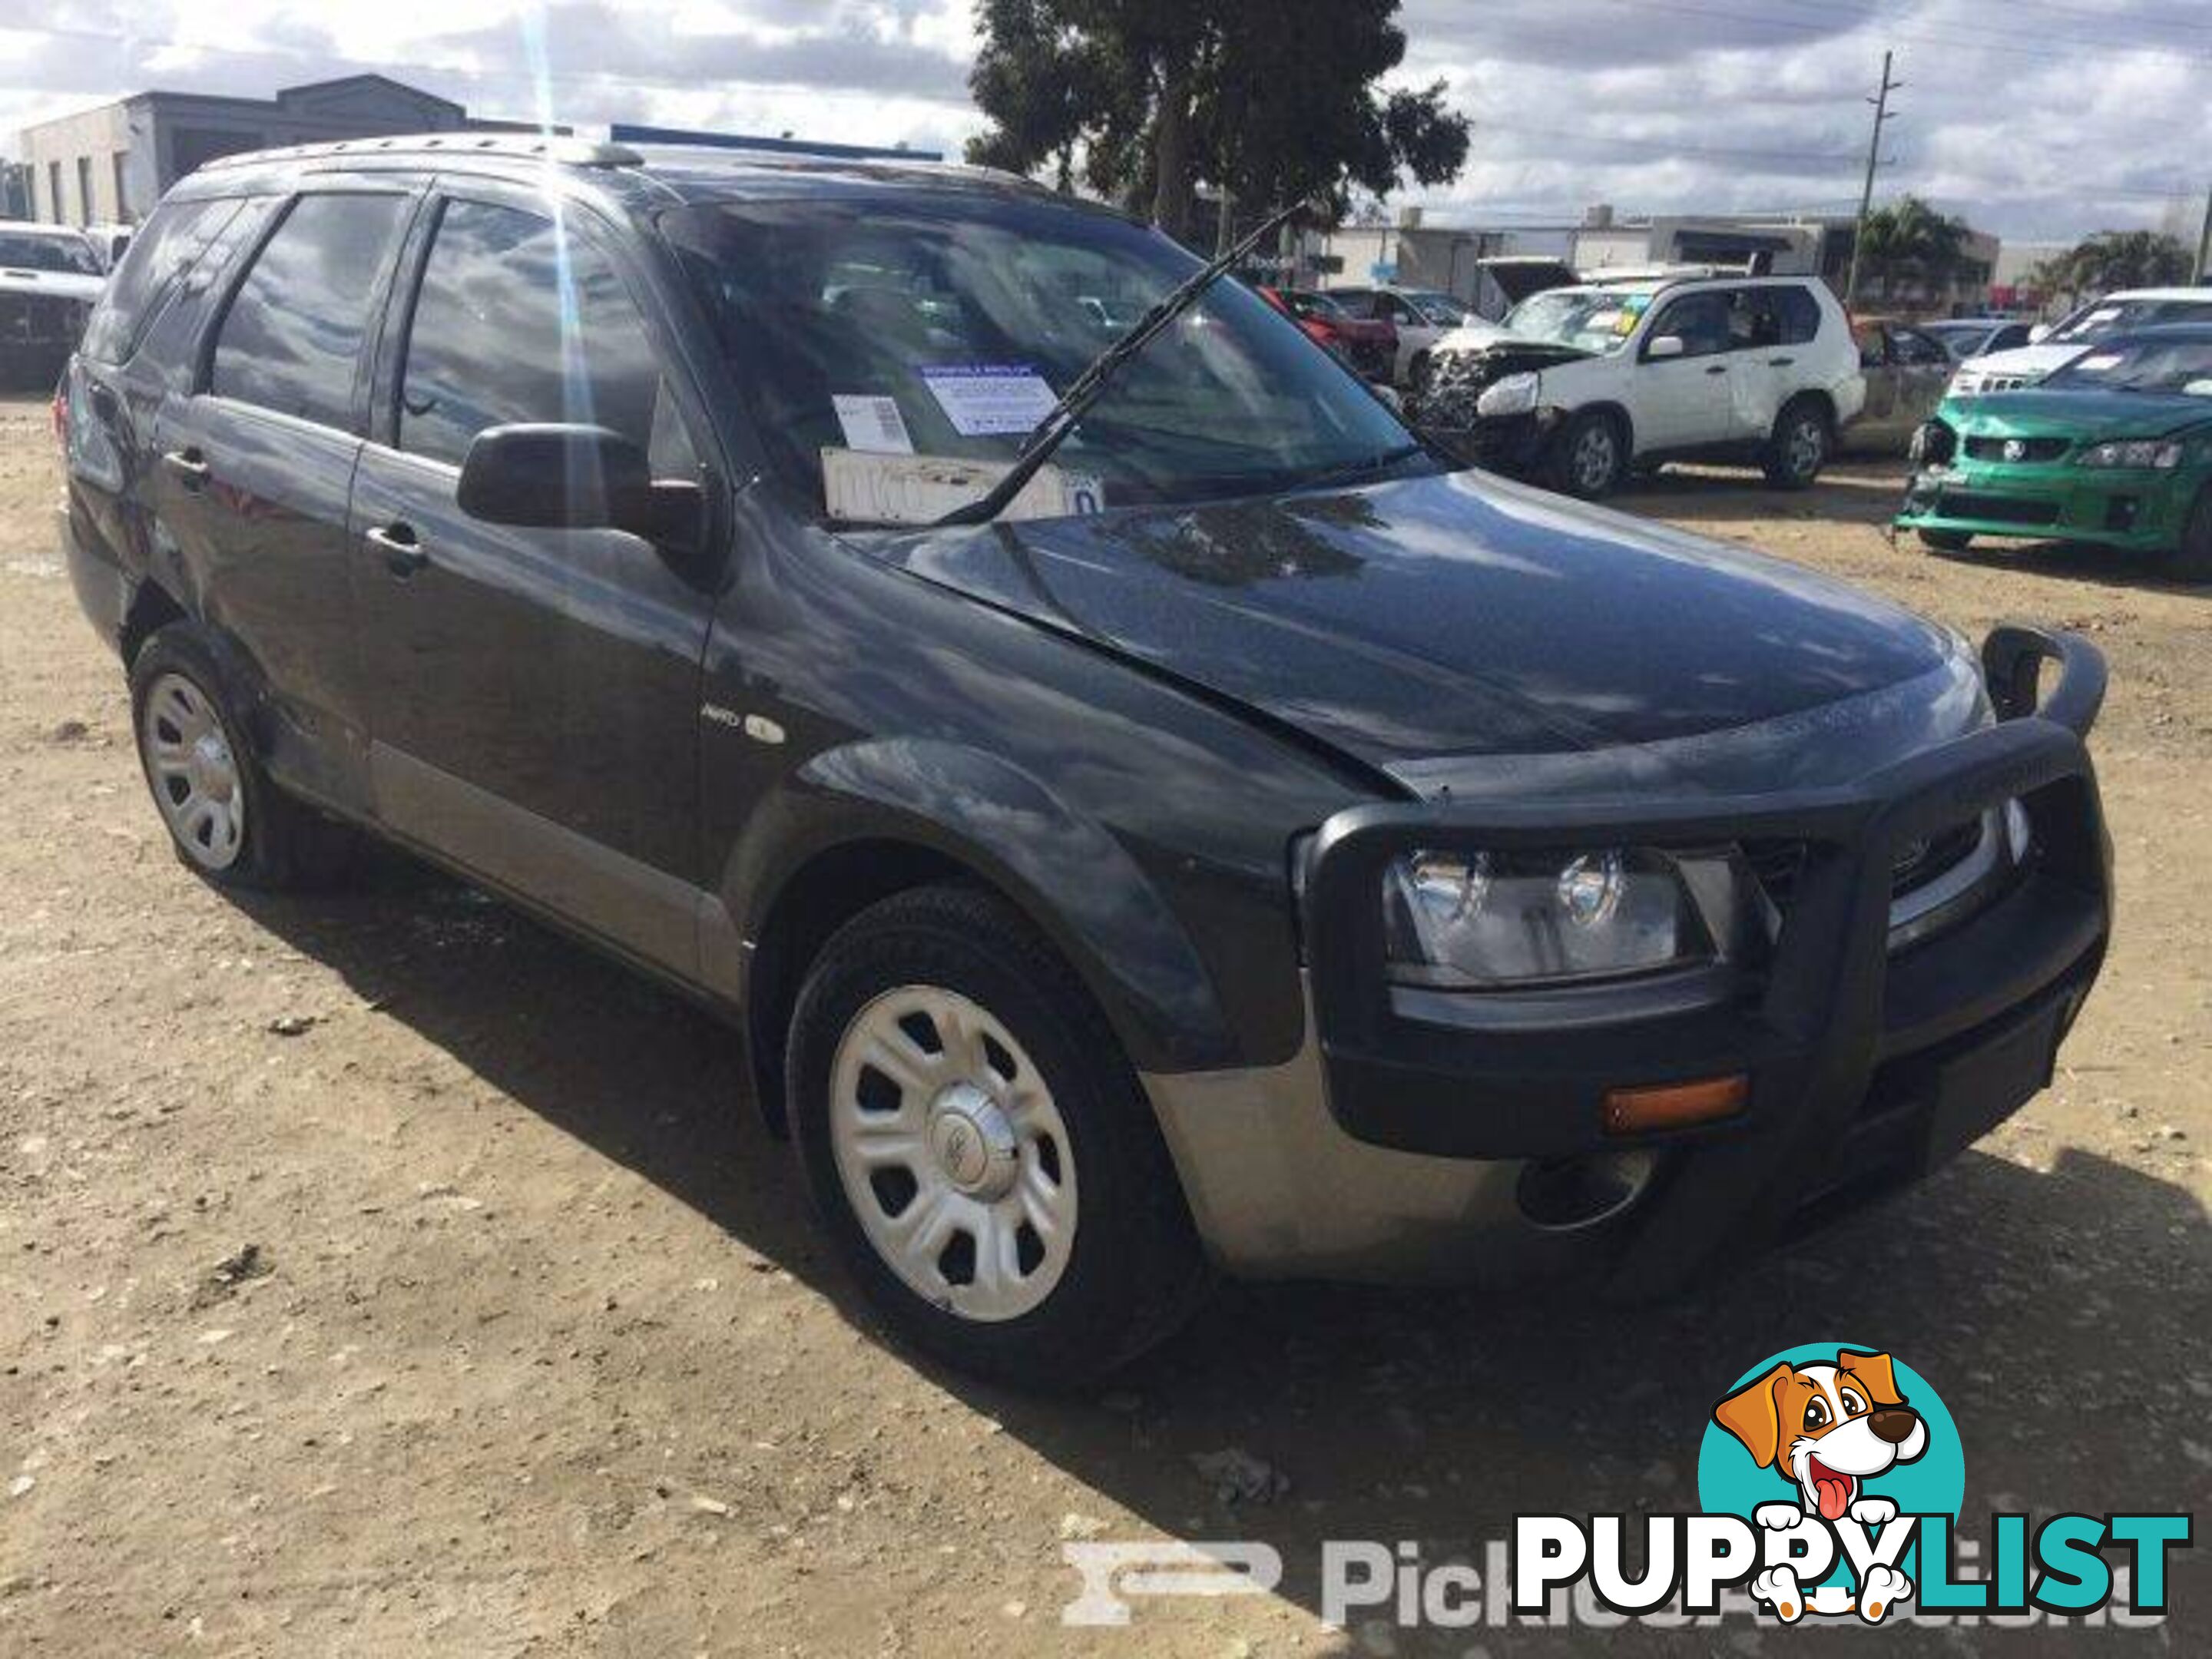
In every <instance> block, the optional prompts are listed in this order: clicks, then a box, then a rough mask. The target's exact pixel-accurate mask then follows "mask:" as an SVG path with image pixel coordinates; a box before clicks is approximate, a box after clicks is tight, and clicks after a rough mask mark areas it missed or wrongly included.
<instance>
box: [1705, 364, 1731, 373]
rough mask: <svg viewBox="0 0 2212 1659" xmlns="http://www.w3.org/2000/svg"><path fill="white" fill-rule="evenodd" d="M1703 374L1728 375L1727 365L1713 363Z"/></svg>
mask: <svg viewBox="0 0 2212 1659" xmlns="http://www.w3.org/2000/svg"><path fill="white" fill-rule="evenodd" d="M1705 373H1706V374H1727V373H1728V365H1727V364H1726V363H1715V364H1714V365H1713V366H1712V367H1711V368H1709V369H1707V370H1706V371H1705Z"/></svg>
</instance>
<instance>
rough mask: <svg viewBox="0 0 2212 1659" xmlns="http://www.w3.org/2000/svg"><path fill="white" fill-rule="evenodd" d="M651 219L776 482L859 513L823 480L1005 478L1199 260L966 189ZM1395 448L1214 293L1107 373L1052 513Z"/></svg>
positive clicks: (1269, 320) (1290, 344)
mask: <svg viewBox="0 0 2212 1659" xmlns="http://www.w3.org/2000/svg"><path fill="white" fill-rule="evenodd" d="M662 229H663V231H664V234H666V235H667V236H668V238H669V239H670V240H671V243H672V244H673V245H674V246H675V247H676V248H677V250H678V255H679V257H680V258H681V259H682V261H683V263H684V265H685V267H686V269H687V270H688V271H689V272H690V276H691V279H692V281H693V283H695V285H696V288H697V289H698V290H699V292H700V294H701V295H702V297H703V299H704V300H705V301H706V303H707V306H708V310H709V311H710V313H712V315H713V317H714V320H715V323H716V325H717V327H718V330H719V332H720V338H721V342H722V346H723V349H724V350H725V351H726V354H727V355H728V357H729V360H730V362H731V366H732V379H733V380H735V382H736V383H737V384H738V386H739V387H741V388H742V389H743V392H744V395H745V396H746V397H747V398H748V399H749V400H750V403H751V404H752V410H751V412H752V414H753V416H754V418H755V420H756V422H757V425H758V428H759V430H760V432H761V434H762V435H763V441H764V442H765V443H766V444H767V445H768V447H769V450H770V452H771V459H772V460H773V461H774V463H775V466H776V469H777V471H779V472H780V473H781V476H782V477H784V478H785V479H786V481H787V482H788V483H791V484H792V485H793V486H794V487H795V488H796V489H799V491H800V492H802V495H803V496H804V498H805V500H806V501H809V502H810V503H811V504H812V505H813V506H814V507H815V508H816V510H817V511H819V512H821V513H823V514H824V515H825V516H828V517H831V518H836V519H844V520H863V521H865V520H866V519H867V515H866V513H860V512H856V511H854V510H852V509H851V508H850V507H849V505H848V502H847V501H841V500H840V499H833V498H836V497H837V496H838V494H839V490H840V484H841V480H845V479H849V478H850V477H853V476H854V474H855V472H856V471H860V472H865V471H867V470H868V469H874V470H877V471H880V472H884V473H886V474H888V473H891V472H897V473H899V474H901V476H902V477H903V476H904V475H906V474H909V473H911V472H912V471H914V469H915V466H916V465H918V464H919V463H918V461H908V460H906V459H903V458H906V457H915V458H920V459H924V460H926V459H928V458H939V459H945V460H954V461H965V462H975V463H983V464H987V465H986V466H985V467H983V468H981V469H977V468H969V469H967V470H966V471H965V472H963V470H962V469H959V468H951V467H940V468H939V469H938V470H937V475H936V476H937V477H938V478H939V479H940V480H941V479H944V478H957V477H966V476H969V475H970V474H975V475H978V476H981V475H982V474H987V472H988V471H989V470H990V468H991V467H993V466H995V467H996V468H997V469H998V470H1000V471H1003V469H1004V467H1005V466H1006V465H1010V464H1011V463H1012V461H1013V460H1014V459H1015V458H1016V457H1017V456H1018V454H1019V453H1020V450H1021V445H1022V441H1023V439H1024V437H1025V436H1026V435H1028V434H1029V432H1030V430H1031V428H1034V427H1035V425H1036V422H1038V421H1039V420H1040V419H1042V417H1043V416H1044V415H1045V414H1046V412H1047V411H1048V410H1049V409H1050V407H1051V405H1052V404H1053V403H1054V400H1055V399H1057V398H1060V396H1061V395H1063V394H1064V393H1065V392H1066V390H1067V388H1068V386H1069V385H1070V384H1071V383H1072V382H1073V380H1075V378H1076V376H1077V375H1078V374H1080V373H1081V372H1082V370H1083V369H1084V368H1085V366H1086V365H1088V364H1089V363H1090V362H1091V360H1092V359H1093V358H1095V357H1096V356H1097V355H1098V354H1099V353H1100V352H1101V351H1102V350H1103V349H1105V348H1106V347H1108V346H1109V345H1110V344H1112V343H1114V342H1115V340H1116V339H1118V338H1120V337H1121V336H1122V335H1124V334H1125V333H1127V331H1129V329H1130V327H1131V325H1132V324H1133V322H1134V321H1135V320H1136V319H1138V318H1139V317H1140V316H1142V314H1143V313H1144V312H1145V311H1146V309H1147V308H1148V307H1150V306H1151V305H1152V303H1153V302H1154V301H1158V299H1160V298H1162V297H1163V296H1164V295H1166V294H1167V293H1169V292H1170V290H1171V289H1174V288H1175V287H1176V285H1177V284H1178V283H1182V281H1183V280H1184V279H1185V278H1186V277H1188V276H1190V275H1191V274H1192V272H1193V271H1194V270H1197V269H1198V268H1199V262H1198V261H1196V260H1194V258H1192V257H1191V255H1190V254H1189V253H1188V252H1185V251H1184V250H1183V249H1182V248H1181V247H1179V246H1176V244H1175V243H1174V242H1172V241H1170V240H1168V239H1166V238H1165V237H1163V236H1161V235H1159V234H1157V233H1155V232H1153V231H1152V230H1149V229H1146V228H1142V227H1140V226H1138V225H1135V224H1133V223H1130V222H1127V221H1126V220H1124V219H1122V218H1121V217H1119V216H1115V215H1112V214H1109V213H1103V212H1099V211H1095V210H1086V209H1082V208H1078V207H1074V206H1071V205H1064V204H1059V203H1055V202H1050V201H1039V200H1036V199H1035V198H1026V197H997V196H992V195H986V194H983V193H981V192H977V191H943V192H926V191H918V192H912V193H904V192H902V193H900V194H898V195H896V196H890V195H876V196H871V197H864V198H854V199H850V200H842V201H840V200H829V201H824V200H823V199H821V198H818V197H817V198H814V199H811V200H808V201H805V202H781V201H764V202H747V203H730V204H713V205H706V206H697V207H692V208H688V209H684V210H678V211H675V212H673V213H671V214H670V215H668V216H665V218H664V219H663V221H662ZM1410 442H1412V439H1411V436H1410V435H1409V434H1408V433H1407V430H1406V428H1404V427H1403V426H1402V425H1401V423H1400V422H1398V420H1397V419H1396V417H1395V416H1394V415H1392V414H1391V413H1390V411H1389V410H1387V409H1386V408H1385V407H1384V406H1383V404H1381V403H1380V402H1379V401H1377V400H1376V398H1375V397H1374V396H1373V395H1372V394H1371V393H1370V392H1368V391H1367V390H1366V389H1365V388H1364V387H1363V386H1361V384H1360V383H1359V382H1358V380H1356V379H1355V378H1353V377H1352V375H1351V374H1348V373H1347V372H1346V370H1344V369H1343V368H1340V367H1339V365H1338V364H1337V362H1335V360H1334V358H1332V357H1330V356H1328V354H1327V353H1326V352H1324V351H1322V349H1319V348H1318V347H1316V346H1315V345H1314V344H1313V343H1311V342H1310V341H1309V340H1307V339H1306V338H1305V337H1304V335H1303V334H1302V333H1300V332H1299V331H1298V329H1297V327H1296V326H1295V325H1293V324H1292V323H1291V321H1290V319H1287V318H1286V317H1285V316H1284V315H1283V313H1281V312H1279V311H1278V310H1276V309H1275V308H1274V307H1273V306H1270V305H1268V304H1267V302H1266V301H1264V300H1262V299H1261V298H1260V297H1259V296H1258V295H1255V294H1254V293H1252V292H1251V291H1250V290H1249V289H1246V288H1244V287H1243V286H1242V285H1240V284H1237V283H1233V282H1227V281H1225V282H1223V283H1218V284H1217V285H1216V286H1215V288H1214V289H1212V291H1211V292H1210V293H1209V294H1208V295H1206V298H1205V299H1204V300H1202V301H1200V303H1199V304H1198V305H1197V306H1196V307H1194V308H1193V309H1192V310H1190V311H1189V312H1188V313H1185V314H1184V315H1183V317H1182V319H1180V320H1179V321H1178V322H1177V323H1176V325H1174V326H1173V327H1171V328H1170V330H1169V331H1167V332H1166V333H1165V334H1164V335H1163V336H1161V337H1159V338H1158V339H1156V340H1154V341H1153V342H1152V343H1151V345H1150V346H1149V347H1147V348H1146V350H1145V351H1144V352H1143V353H1142V354H1141V355H1140V356H1138V357H1137V358H1136V359H1134V360H1133V362H1129V363H1127V364H1126V365H1125V366H1124V367H1123V368H1122V369H1121V372H1120V373H1119V374H1118V375H1117V376H1116V377H1115V380H1114V381H1113V382H1112V384H1111V386H1110V387H1109V390H1108V391H1107V392H1106V393H1105V396H1104V397H1103V399H1102V400H1101V401H1100V402H1099V403H1098V404H1097V405H1096V406H1095V407H1094V408H1093V409H1092V410H1091V413H1090V414H1088V415H1087V416H1085V417H1084V419H1083V421H1082V422H1081V423H1080V425H1079V426H1078V427H1077V428H1076V430H1075V432H1074V433H1073V435H1072V436H1071V437H1070V438H1069V439H1068V441H1066V443H1065V444H1063V445H1062V446H1061V447H1060V450H1059V452H1058V453H1056V454H1055V456H1054V466H1055V467H1056V469H1058V471H1060V473H1061V474H1063V475H1065V476H1067V477H1079V478H1080V479H1082V480H1083V481H1084V489H1083V491H1082V495H1083V498H1084V503H1085V504H1084V506H1082V507H1078V508H1074V509H1072V510H1093V509H1096V508H1099V507H1105V508H1111V507H1119V506H1123V505H1133V504H1144V503H1162V502H1166V503H1183V502H1192V501H1206V500H1211V499H1218V498H1220V497H1224V496H1229V495H1247V494H1254V493H1259V492H1265V491H1273V490H1280V489H1292V488H1295V487H1297V484H1298V483H1300V482H1302V481H1303V480H1305V479H1307V478H1309V477H1315V476H1317V475H1321V474H1324V473H1328V472H1332V471H1338V470H1340V469H1343V468H1346V467H1348V466H1357V465H1359V464H1360V463H1362V462H1363V461H1367V460H1371V459H1374V458H1376V457H1377V456H1379V455H1387V454H1389V453H1394V452H1396V451H1399V450H1401V449H1403V448H1404V447H1406V446H1407V445H1408V444H1409V443H1410ZM825 460H826V462H827V468H826V469H825ZM989 482H990V480H989V478H988V477H984V481H983V482H982V483H981V484H980V485H975V484H972V483H971V484H969V485H967V486H964V487H965V488H966V489H967V494H968V495H969V498H971V499H972V498H975V497H980V496H981V495H982V494H984V493H985V491H986V490H987V489H988V487H989ZM935 499H936V500H937V501H938V504H939V505H942V504H944V498H943V495H942V493H941V492H940V493H939V495H938V496H937V497H936V498H935Z"/></svg>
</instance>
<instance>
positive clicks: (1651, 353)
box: [1644, 334, 1690, 363]
mask: <svg viewBox="0 0 2212 1659" xmlns="http://www.w3.org/2000/svg"><path fill="white" fill-rule="evenodd" d="M1689 355H1690V343H1689V342H1688V341H1686V340H1685V339H1684V338H1683V337H1681V336H1680V335H1679V334H1662V335H1661V336H1659V337H1658V338H1656V339H1655V340H1653V341H1652V342H1651V343H1650V345H1647V346H1645V347H1644V356H1645V358H1646V359H1648V360H1649V361H1650V362H1655V363H1656V362H1662V361H1663V360H1665V359H1666V358H1668V357H1686V356H1689Z"/></svg>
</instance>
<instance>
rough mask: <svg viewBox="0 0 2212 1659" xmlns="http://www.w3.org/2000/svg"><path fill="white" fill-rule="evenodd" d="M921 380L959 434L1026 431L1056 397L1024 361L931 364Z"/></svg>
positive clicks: (995, 434)
mask: <svg viewBox="0 0 2212 1659" xmlns="http://www.w3.org/2000/svg"><path fill="white" fill-rule="evenodd" d="M921 380H922V384H923V385H924V386H927V387H928V388H929V393H930V396H932V397H933V398H936V399H937V406H938V407H939V409H941V410H944V411H945V419H946V420H948V421H950V422H952V429H953V430H954V431H955V432H957V433H958V434H959V435H961V436H962V437H963V438H992V437H1007V436H1012V437H1024V436H1027V435H1029V434H1030V433H1031V432H1033V431H1035V430H1036V425H1037V422H1040V421H1042V420H1043V419H1044V417H1045V416H1048V415H1049V414H1051V413H1052V410H1053V405H1054V404H1055V403H1057V402H1058V401H1059V400H1058V399H1057V398H1054V396H1053V392H1052V388H1051V387H1050V386H1048V385H1046V384H1045V380H1044V377H1043V376H1042V375H1041V374H1038V373H1037V372H1036V369H1035V368H1031V367H1030V365H1029V364H1027V363H933V364H931V365H929V366H928V367H927V368H923V369H922V370H921Z"/></svg>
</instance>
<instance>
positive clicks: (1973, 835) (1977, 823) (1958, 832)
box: [1889, 817, 1986, 899]
mask: <svg viewBox="0 0 2212 1659" xmlns="http://www.w3.org/2000/svg"><path fill="white" fill-rule="evenodd" d="M1985 829H1986V826H1985V824H1984V821H1983V820H1982V819H1980V818H1978V817H1974V818H1969V819H1968V820H1967V821H1966V823H1960V824H1955V825H1954V826H1953V827H1952V828H1950V829H1946V830H1945V831H1944V832H1943V833H1942V834H1941V835H1939V836H1935V837H1933V838H1932V839H1930V840H1928V841H1916V842H1910V843H1908V844H1907V845H1906V846H1905V848H1903V850H1901V851H1900V852H1899V854H1898V855H1897V861H1896V862H1895V863H1894V864H1893V865H1892V866H1890V884H1889V896H1891V897H1892V898H1893V899H1898V898H1903V897H1905V896H1906V895H1907V894H1909V893H1917V892H1918V891H1919V890H1921V889H1922V888H1923V887H1925V886H1927V885H1928V884H1929V883H1930V882H1932V881H1934V880H1936V878H1939V877H1941V876H1942V875H1945V874H1947V873H1948V872H1950V871H1953V870H1955V869H1957V868H1958V867H1959V866H1960V865H1962V864H1964V863H1965V862H1966V860H1968V859H1970V858H1972V856H1973V855H1974V850H1975V849H1976V848H1978V847H1979V846H1980V845H1981V844H1982V836H1983V835H1984V832H1985Z"/></svg>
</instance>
